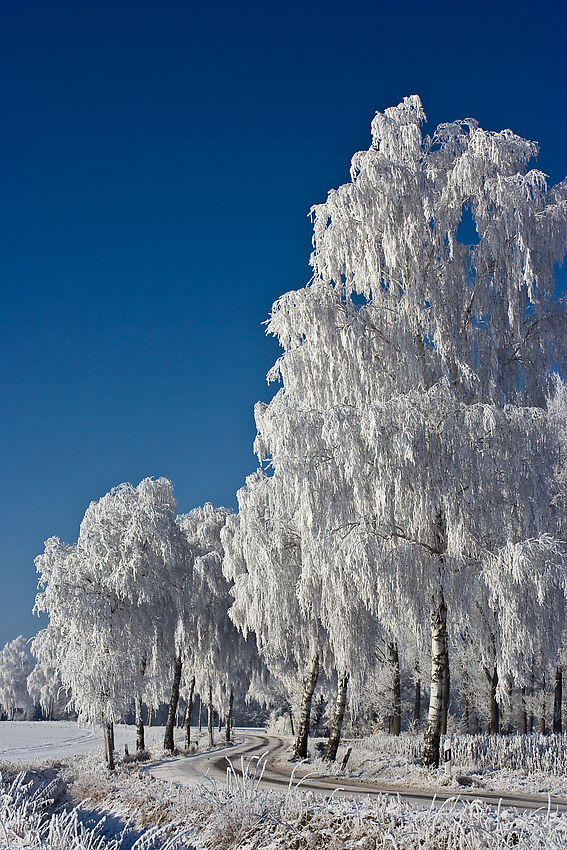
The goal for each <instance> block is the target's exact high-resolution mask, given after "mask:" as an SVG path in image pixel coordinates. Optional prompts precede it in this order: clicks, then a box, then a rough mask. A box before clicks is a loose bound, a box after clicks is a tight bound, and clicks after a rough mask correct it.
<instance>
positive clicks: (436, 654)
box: [421, 591, 447, 767]
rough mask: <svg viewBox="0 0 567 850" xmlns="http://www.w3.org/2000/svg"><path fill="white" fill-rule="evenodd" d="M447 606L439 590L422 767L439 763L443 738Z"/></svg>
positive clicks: (433, 621) (433, 617)
mask: <svg viewBox="0 0 567 850" xmlns="http://www.w3.org/2000/svg"><path fill="white" fill-rule="evenodd" d="M446 633H447V607H446V605H445V600H444V599H443V593H442V592H441V591H439V595H438V598H437V600H434V604H433V605H432V608H431V688H430V691H429V712H428V714H427V726H426V727H425V734H424V736H423V750H422V753H421V766H422V767H437V766H438V765H439V745H440V741H441V721H442V717H443V693H444V685H445V669H446V666H447V665H446V663H445V653H446V652H447V641H446V637H445V636H446Z"/></svg>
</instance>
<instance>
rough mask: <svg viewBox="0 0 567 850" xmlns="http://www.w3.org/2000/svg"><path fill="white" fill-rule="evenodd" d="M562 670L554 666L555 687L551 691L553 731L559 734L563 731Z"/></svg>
mask: <svg viewBox="0 0 567 850" xmlns="http://www.w3.org/2000/svg"><path fill="white" fill-rule="evenodd" d="M562 706H563V670H562V669H561V667H556V668H555V689H554V692H553V732H554V733H555V734H556V735H560V734H561V732H563V717H562Z"/></svg>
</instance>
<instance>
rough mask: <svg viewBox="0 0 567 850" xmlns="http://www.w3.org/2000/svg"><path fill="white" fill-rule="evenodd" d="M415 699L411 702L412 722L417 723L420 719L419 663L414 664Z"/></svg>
mask: <svg viewBox="0 0 567 850" xmlns="http://www.w3.org/2000/svg"><path fill="white" fill-rule="evenodd" d="M415 672H416V679H415V700H414V703H413V722H414V723H419V721H420V720H421V679H420V678H419V664H416V665H415Z"/></svg>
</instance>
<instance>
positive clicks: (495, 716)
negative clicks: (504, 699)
mask: <svg viewBox="0 0 567 850" xmlns="http://www.w3.org/2000/svg"><path fill="white" fill-rule="evenodd" d="M487 675H488V673H487ZM489 681H490V724H489V729H488V731H489V733H490V735H498V732H499V731H500V728H499V727H500V708H499V706H498V700H497V699H496V688H497V687H498V670H497V669H496V667H495V668H494V670H493V671H492V675H491V676H489Z"/></svg>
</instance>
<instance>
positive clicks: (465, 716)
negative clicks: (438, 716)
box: [461, 670, 470, 735]
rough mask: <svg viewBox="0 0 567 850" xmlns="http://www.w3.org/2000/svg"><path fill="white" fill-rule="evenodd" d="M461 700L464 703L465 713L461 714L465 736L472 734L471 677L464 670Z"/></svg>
mask: <svg viewBox="0 0 567 850" xmlns="http://www.w3.org/2000/svg"><path fill="white" fill-rule="evenodd" d="M461 700H462V703H463V711H462V714H461V726H462V729H463V732H464V734H465V735H468V734H469V732H470V718H469V676H468V673H467V671H466V670H463V687H462V691H461Z"/></svg>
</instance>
